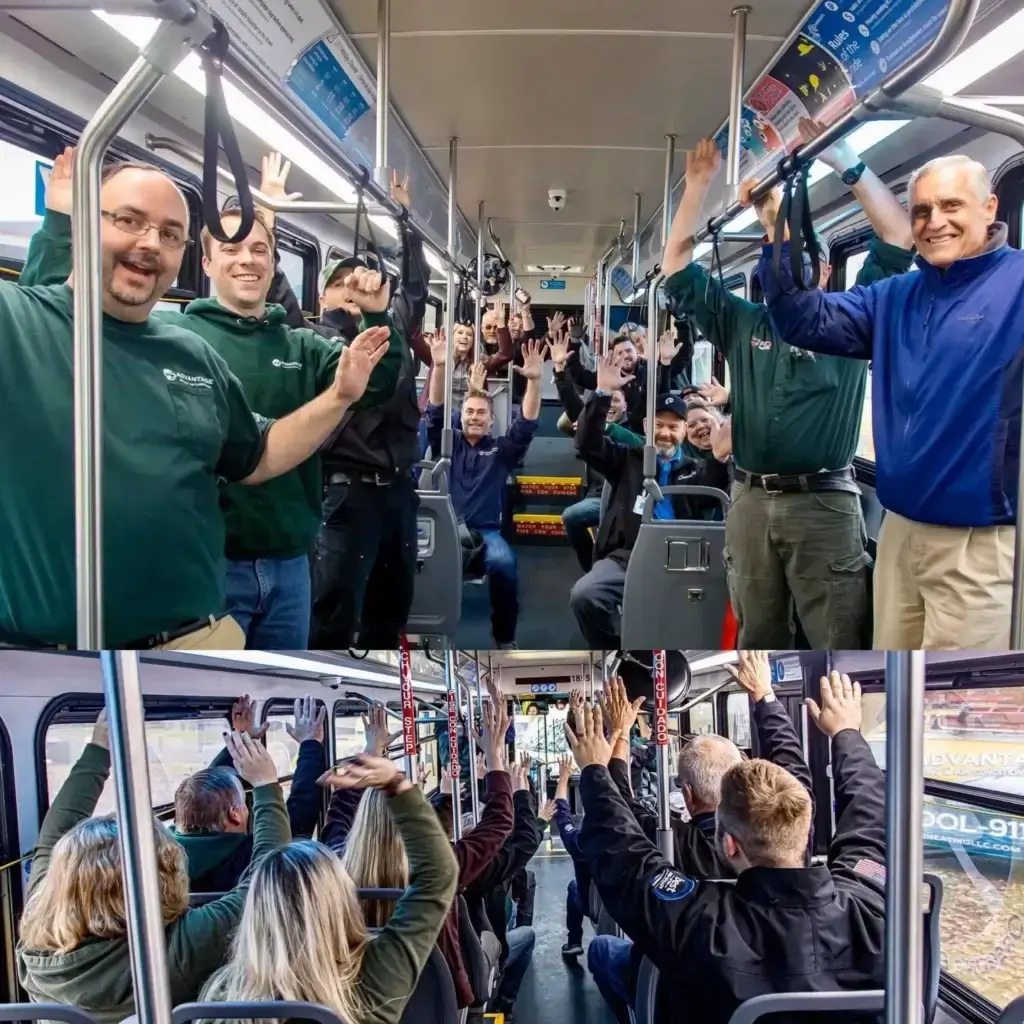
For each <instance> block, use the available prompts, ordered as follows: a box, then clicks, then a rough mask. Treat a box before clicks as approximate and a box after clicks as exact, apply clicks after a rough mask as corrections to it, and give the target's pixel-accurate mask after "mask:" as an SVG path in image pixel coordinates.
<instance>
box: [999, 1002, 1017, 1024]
mask: <svg viewBox="0 0 1024 1024" xmlns="http://www.w3.org/2000/svg"><path fill="white" fill-rule="evenodd" d="M996 1024H1024V996H1018V997H1017V998H1016V999H1014V1001H1013V1002H1012V1003H1010V1004H1009V1005H1008V1006H1006V1007H1005V1008H1004V1009H1003V1012H1002V1013H1001V1014H999V1016H998V1017H997V1018H996Z"/></svg>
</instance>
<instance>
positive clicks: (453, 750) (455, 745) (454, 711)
mask: <svg viewBox="0 0 1024 1024" xmlns="http://www.w3.org/2000/svg"><path fill="white" fill-rule="evenodd" d="M448 762H449V763H448V768H449V771H450V772H451V776H452V779H457V778H458V777H459V697H458V690H456V688H455V680H454V679H453V680H452V681H451V689H449V691H448Z"/></svg>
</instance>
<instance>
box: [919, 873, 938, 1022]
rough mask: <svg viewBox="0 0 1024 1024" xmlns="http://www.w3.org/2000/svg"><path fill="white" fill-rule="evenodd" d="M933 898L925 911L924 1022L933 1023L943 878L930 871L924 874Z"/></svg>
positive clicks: (936, 1003)
mask: <svg viewBox="0 0 1024 1024" xmlns="http://www.w3.org/2000/svg"><path fill="white" fill-rule="evenodd" d="M924 882H925V885H927V886H928V889H929V892H930V895H931V900H930V902H929V905H928V909H927V910H925V913H924V991H923V993H922V996H923V998H924V1024H932V1022H933V1021H934V1020H935V1011H936V1010H937V1009H938V1006H939V975H940V974H941V973H942V961H941V955H940V950H941V948H942V937H941V935H940V933H939V917H940V915H941V913H942V879H941V878H939V876H938V875H932V874H929V873H928V872H925V874H924Z"/></svg>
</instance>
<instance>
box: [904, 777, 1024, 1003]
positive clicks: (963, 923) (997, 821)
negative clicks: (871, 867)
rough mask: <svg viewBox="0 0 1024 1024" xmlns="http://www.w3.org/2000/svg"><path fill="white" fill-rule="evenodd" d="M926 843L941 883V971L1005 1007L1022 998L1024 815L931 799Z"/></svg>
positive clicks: (928, 866)
mask: <svg viewBox="0 0 1024 1024" xmlns="http://www.w3.org/2000/svg"><path fill="white" fill-rule="evenodd" d="M924 842H925V857H924V869H925V871H928V872H931V873H933V874H936V875H938V876H939V877H940V878H941V879H942V887H943V903H942V918H941V935H942V943H941V949H942V967H943V969H944V970H946V971H948V972H949V973H950V974H951V975H953V977H954V978H956V979H957V980H959V981H961V982H962V983H963V984H965V985H968V986H969V987H970V988H972V989H974V990H975V991H976V992H978V993H980V994H981V995H982V996H984V997H985V998H986V999H989V1000H991V1001H992V1002H993V1003H995V1005H996V1006H997V1007H999V1008H1000V1009H1002V1008H1003V1007H1005V1006H1006V1005H1007V1003H1009V1002H1011V1001H1012V1000H1014V999H1015V998H1016V997H1017V996H1019V995H1022V994H1024V976H1022V974H1021V971H1020V965H1021V964H1022V963H1024V870H1022V868H1024V817H1020V816H1017V815H1013V814H1006V813H1003V812H995V811H987V810H984V809H983V808H982V807H973V806H972V807H969V806H967V805H966V804H959V803H954V802H951V801H946V800H940V799H937V798H935V797H931V796H927V797H925V806H924Z"/></svg>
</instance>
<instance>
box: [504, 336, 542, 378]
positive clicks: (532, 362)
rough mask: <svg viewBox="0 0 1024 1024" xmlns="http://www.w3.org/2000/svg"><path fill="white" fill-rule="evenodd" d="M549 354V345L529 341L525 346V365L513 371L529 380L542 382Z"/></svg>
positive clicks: (514, 368)
mask: <svg viewBox="0 0 1024 1024" xmlns="http://www.w3.org/2000/svg"><path fill="white" fill-rule="evenodd" d="M547 353H548V347H547V345H544V344H542V343H541V342H539V341H528V342H527V343H526V344H525V345H524V346H523V365H522V366H513V367H512V369H513V370H515V371H516V373H518V374H519V376H520V377H525V378H526V379H527V380H540V378H541V374H542V373H543V372H544V357H545V356H546V355H547Z"/></svg>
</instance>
